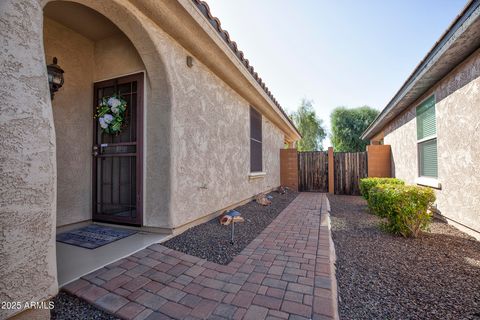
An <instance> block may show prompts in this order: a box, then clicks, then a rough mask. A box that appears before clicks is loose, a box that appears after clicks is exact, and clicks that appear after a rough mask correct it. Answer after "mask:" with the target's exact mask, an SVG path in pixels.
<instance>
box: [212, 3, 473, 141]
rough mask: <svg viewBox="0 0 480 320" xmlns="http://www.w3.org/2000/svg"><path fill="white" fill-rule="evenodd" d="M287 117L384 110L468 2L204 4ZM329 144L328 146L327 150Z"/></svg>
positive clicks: (325, 116) (326, 121)
mask: <svg viewBox="0 0 480 320" xmlns="http://www.w3.org/2000/svg"><path fill="white" fill-rule="evenodd" d="M207 3H208V4H209V6H210V9H211V11H212V14H213V15H214V16H216V17H218V18H219V19H220V21H221V23H222V27H223V28H224V29H225V30H227V31H228V32H229V34H230V37H231V39H232V40H234V41H236V42H237V44H238V47H239V48H240V50H242V51H243V52H244V53H245V57H246V58H247V59H248V60H249V61H250V64H251V65H253V67H254V68H255V70H256V71H257V72H258V74H259V75H260V76H261V77H262V79H263V80H264V82H265V83H266V84H267V86H268V87H269V89H270V91H271V92H272V93H273V95H274V96H275V97H276V98H277V100H278V101H279V102H280V104H281V105H282V107H283V108H284V109H285V110H286V111H287V112H292V111H293V110H295V109H296V108H297V107H298V105H299V103H300V100H301V99H302V98H304V97H305V98H308V99H312V100H313V101H314V107H315V110H316V112H317V115H318V116H319V117H320V118H321V119H323V122H324V124H325V125H326V127H327V129H329V127H330V113H331V111H332V109H333V108H335V107H337V106H347V107H357V106H362V105H369V106H371V107H374V108H377V109H379V110H380V109H383V107H385V105H386V104H387V103H388V101H389V100H390V99H391V98H392V97H393V95H394V94H395V93H396V92H397V90H398V89H399V88H400V86H401V85H402V84H403V82H404V81H405V80H406V78H407V77H408V76H409V75H410V73H411V72H412V71H413V70H414V68H415V67H416V65H417V64H418V63H419V62H420V61H421V59H422V58H423V57H424V56H425V55H426V54H427V52H428V51H429V50H430V48H431V47H432V46H433V45H434V43H435V42H436V41H437V40H438V38H439V37H440V36H441V35H442V34H443V32H444V31H445V30H446V29H447V27H448V26H449V25H450V23H451V22H452V21H453V19H454V18H455V17H456V16H457V15H458V14H459V13H460V11H461V9H462V8H463V7H464V6H465V4H466V3H467V1H466V0H402V1H394V0H363V1H354V0H351V1H345V0H330V1H326V0H296V1H294V0H207ZM329 143H330V142H329V141H325V142H324V146H328V145H329Z"/></svg>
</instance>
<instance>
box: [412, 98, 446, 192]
mask: <svg viewBox="0 0 480 320" xmlns="http://www.w3.org/2000/svg"><path fill="white" fill-rule="evenodd" d="M432 97H433V100H434V105H433V107H434V108H435V134H432V135H429V136H427V137H424V138H422V139H418V127H417V109H418V107H419V106H420V105H422V104H423V103H424V102H425V101H427V100H428V99H430V98H432ZM436 108H437V104H436V98H435V95H430V96H428V97H427V98H425V99H423V100H422V102H420V103H419V104H417V105H416V106H415V129H416V130H415V134H416V135H417V178H416V179H415V183H416V184H418V185H423V186H427V187H432V188H436V189H440V188H441V186H442V185H441V183H440V181H439V180H438V139H437V109H436ZM434 139H435V141H436V146H437V177H427V176H422V175H421V171H422V169H421V165H422V164H421V162H420V155H421V153H420V144H421V143H424V142H427V141H431V140H434Z"/></svg>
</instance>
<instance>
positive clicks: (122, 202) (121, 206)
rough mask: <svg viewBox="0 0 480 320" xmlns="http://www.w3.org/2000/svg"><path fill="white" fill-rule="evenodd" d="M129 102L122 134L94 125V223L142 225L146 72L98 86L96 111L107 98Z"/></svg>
mask: <svg viewBox="0 0 480 320" xmlns="http://www.w3.org/2000/svg"><path fill="white" fill-rule="evenodd" d="M114 94H117V95H120V96H121V97H122V98H123V99H124V100H125V101H126V102H127V109H126V117H125V119H126V121H125V125H124V126H123V129H122V131H121V132H120V133H118V134H113V135H112V134H108V133H104V132H103V131H102V129H101V127H100V125H99V123H98V119H94V125H93V153H92V154H93V220H96V221H103V222H113V223H121V224H130V225H141V224H142V172H143V170H142V145H143V139H142V137H143V73H139V74H135V75H130V76H126V77H121V78H117V79H112V80H107V81H102V82H97V83H95V84H94V110H95V109H96V107H97V106H98V104H99V102H100V100H101V99H102V98H103V97H110V96H112V95H114Z"/></svg>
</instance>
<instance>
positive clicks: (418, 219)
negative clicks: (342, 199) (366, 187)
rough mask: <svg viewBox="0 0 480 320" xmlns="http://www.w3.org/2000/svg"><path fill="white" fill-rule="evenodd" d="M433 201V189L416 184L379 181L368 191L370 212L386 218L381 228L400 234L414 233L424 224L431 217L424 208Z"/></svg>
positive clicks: (426, 208)
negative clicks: (382, 182)
mask: <svg viewBox="0 0 480 320" xmlns="http://www.w3.org/2000/svg"><path fill="white" fill-rule="evenodd" d="M434 202H435V192H434V191H433V189H430V188H425V187H419V186H409V185H399V184H396V185H395V184H379V185H377V186H376V187H373V188H372V189H371V190H370V191H369V195H368V205H369V207H370V209H371V210H372V211H373V213H374V214H376V215H378V216H379V217H382V218H386V219H387V222H386V223H385V224H384V227H385V229H386V230H387V231H389V232H391V233H394V234H401V235H402V236H404V237H410V236H413V237H417V236H418V234H419V233H420V231H421V230H426V229H427V228H428V226H429V224H430V222H431V220H432V214H431V213H430V212H429V211H428V209H429V208H430V207H431V206H432V205H433V203H434Z"/></svg>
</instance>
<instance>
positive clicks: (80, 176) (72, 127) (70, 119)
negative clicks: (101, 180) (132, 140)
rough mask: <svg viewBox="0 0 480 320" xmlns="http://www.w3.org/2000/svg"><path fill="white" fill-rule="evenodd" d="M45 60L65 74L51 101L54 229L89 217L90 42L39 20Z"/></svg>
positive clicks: (91, 42)
mask: <svg viewBox="0 0 480 320" xmlns="http://www.w3.org/2000/svg"><path fill="white" fill-rule="evenodd" d="M44 46H45V57H46V59H47V61H48V62H49V63H51V61H52V58H53V57H54V56H55V57H57V58H58V63H59V65H60V66H61V67H62V68H63V69H64V70H66V73H65V74H64V76H65V86H64V87H62V88H61V89H60V91H59V92H58V93H57V94H56V95H55V99H54V100H53V101H52V110H53V119H54V122H55V131H56V133H57V134H56V145H57V226H62V225H66V224H70V223H75V222H80V221H85V220H89V219H91V218H92V187H91V186H92V171H91V169H92V156H91V152H92V151H91V150H92V116H93V112H92V108H93V106H92V101H93V96H92V95H93V90H92V79H93V73H94V70H95V69H94V60H93V58H94V48H95V46H94V43H93V41H91V40H89V39H87V38H85V37H83V36H81V35H80V34H78V33H76V32H73V31H72V30H70V29H67V28H65V27H64V26H62V25H61V24H58V23H56V22H55V21H53V20H50V19H48V18H45V20H44Z"/></svg>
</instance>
